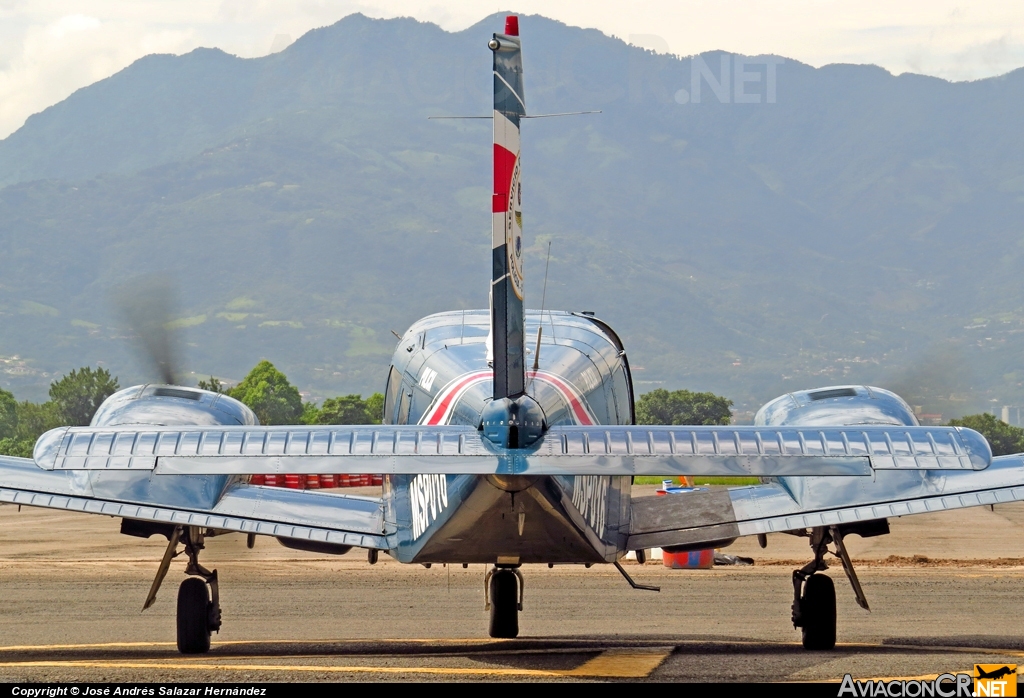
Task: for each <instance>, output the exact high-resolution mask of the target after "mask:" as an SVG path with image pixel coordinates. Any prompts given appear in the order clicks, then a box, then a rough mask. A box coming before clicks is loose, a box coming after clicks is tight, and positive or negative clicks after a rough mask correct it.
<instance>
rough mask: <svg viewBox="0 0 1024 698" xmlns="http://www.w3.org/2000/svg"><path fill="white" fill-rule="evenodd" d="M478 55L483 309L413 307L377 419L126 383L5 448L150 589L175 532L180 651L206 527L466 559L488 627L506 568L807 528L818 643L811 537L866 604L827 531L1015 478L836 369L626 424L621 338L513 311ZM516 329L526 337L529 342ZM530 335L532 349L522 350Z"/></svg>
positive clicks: (866, 524) (975, 438)
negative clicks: (711, 420) (484, 212)
mask: <svg viewBox="0 0 1024 698" xmlns="http://www.w3.org/2000/svg"><path fill="white" fill-rule="evenodd" d="M488 46H489V48H490V50H491V52H492V54H493V60H494V113H493V121H494V196H493V202H492V220H493V254H492V265H493V276H492V281H491V308H490V310H489V311H488V310H475V311H456V312H448V313H440V314H437V315H431V316H429V317H426V318H424V319H422V320H420V321H419V322H417V323H416V324H414V325H413V326H412V327H411V328H409V329H408V330H407V331H406V333H405V335H404V336H403V337H402V338H401V341H400V342H399V344H398V347H397V348H396V350H395V354H394V358H393V360H392V364H391V371H390V374H389V376H388V382H387V388H386V401H385V405H384V422H385V424H384V425H383V426H337V427H324V426H285V427H263V426H260V425H259V423H258V421H257V419H256V417H255V415H254V414H253V413H252V411H251V410H249V408H247V407H246V406H245V405H243V404H241V403H240V402H237V401H235V400H232V399H231V398H229V397H227V396H225V395H220V394H217V393H212V392H206V391H203V390H198V389H194V388H184V387H177V386H173V385H141V386H136V387H133V388H128V389H127V390H122V391H120V392H118V393H116V394H115V395H113V396H111V397H110V398H109V399H108V400H107V401H106V402H105V403H104V404H103V405H102V406H101V407H100V409H99V411H98V412H97V413H96V415H95V417H94V418H93V420H92V424H91V426H89V427H73V428H61V429H55V430H53V431H50V432H48V433H46V434H44V435H43V436H42V437H40V439H39V441H38V443H37V444H36V447H35V452H34V455H33V459H32V460H28V459H18V458H0V501H4V502H11V503H16V504H24V505H29V506H38V507H50V508H55V509H66V510H72V511H82V512H89V513H95V514H103V515H106V516H115V517H120V518H121V519H122V523H121V532H122V533H125V534H128V535H136V536H143V537H148V536H150V535H153V534H162V535H165V536H166V537H167V538H168V547H167V552H166V554H165V556H164V559H163V561H162V562H161V564H160V566H159V569H158V572H157V575H156V579H155V580H154V583H153V587H152V588H151V589H150V593H149V597H148V599H147V601H146V605H147V606H148V605H149V604H150V603H152V601H153V599H154V598H155V595H156V592H157V589H158V588H159V586H160V583H161V581H162V579H163V577H164V575H165V574H166V573H167V570H168V566H169V564H170V561H171V559H172V557H173V556H174V555H175V554H177V551H178V547H179V545H180V546H183V547H184V550H183V552H184V553H185V554H186V555H187V556H188V566H187V569H186V574H188V575H189V576H188V578H187V579H185V581H184V582H183V583H182V584H181V587H180V588H179V591H178V605H177V638H178V648H179V649H180V651H182V652H186V653H199V652H205V651H207V650H208V649H209V647H210V633H211V632H212V631H216V630H218V629H219V628H220V626H221V613H220V604H219V584H218V576H217V572H216V571H215V570H214V571H209V570H207V569H205V568H204V567H203V566H202V565H201V564H200V561H199V557H200V551H201V550H202V548H203V540H204V536H209V535H211V534H212V533H221V532H231V531H236V532H241V533H246V534H249V536H250V543H251V540H252V537H254V536H257V535H265V536H274V537H276V538H278V540H279V541H281V542H282V543H283V544H284V545H286V546H289V547H294V548H299V549H303V550H311V551H317V552H321V553H339V554H340V553H344V552H347V551H348V550H350V549H351V548H352V547H360V548H365V549H367V550H368V556H369V560H370V562H371V563H372V562H375V561H376V559H377V555H378V552H379V551H383V552H385V553H387V554H388V555H391V556H392V557H393V558H395V559H397V560H399V561H401V562H406V563H422V564H427V563H448V564H458V563H484V564H485V565H488V566H489V571H488V572H487V573H486V584H485V588H487V590H488V594H487V603H486V608H488V609H489V610H490V635H491V636H492V637H515V636H516V635H517V634H518V632H519V620H518V612H519V611H520V610H521V609H522V605H523V574H522V565H524V564H529V563H549V564H588V565H589V564H594V563H607V564H613V565H615V566H617V567H618V569H619V571H620V572H622V574H623V576H625V577H626V579H627V580H628V581H629V582H630V583H631V584H633V585H634V586H635V587H640V588H642V587H641V585H636V584H634V583H633V581H632V580H631V579H629V577H628V575H626V573H625V571H624V570H623V568H622V567H621V566H619V562H618V561H619V560H620V559H621V558H622V557H623V556H624V555H625V554H626V552H627V551H637V553H638V557H639V558H641V559H642V558H643V557H644V552H643V551H645V550H647V549H649V548H653V547H662V548H665V549H668V550H687V549H696V548H707V547H711V546H724V545H728V544H729V543H731V542H732V541H733V540H735V539H736V538H737V537H739V536H750V535H756V536H759V537H760V540H761V541H762V544H763V542H764V536H765V535H766V534H768V533H776V532H787V533H793V534H797V535H802V536H806V537H808V538H809V539H810V543H811V552H812V555H811V556H810V557H812V559H811V561H810V562H809V563H808V564H807V565H806V566H805V567H803V568H802V569H800V570H796V571H795V572H794V574H793V587H794V601H793V623H794V625H795V626H796V627H800V628H802V633H803V643H804V646H805V647H807V648H808V649H826V648H831V647H832V646H834V644H835V638H836V604H835V589H834V586H833V583H832V580H831V579H830V578H829V577H828V576H826V575H822V574H817V573H818V572H820V571H822V570H824V569H826V568H827V565H826V562H825V555H826V554H827V553H830V552H831V551H830V550H829V545H833V546H834V548H835V552H834V553H833V554H835V555H837V556H838V557H839V558H840V559H841V560H842V563H843V566H844V568H845V570H846V573H847V575H848V576H849V578H850V581H851V583H852V585H853V588H854V592H855V594H856V596H857V599H858V601H859V602H860V603H861V605H862V606H863V607H865V608H867V602H866V600H865V598H864V594H863V592H862V591H861V588H860V585H859V583H858V582H857V577H856V574H855V573H854V570H853V567H852V565H851V564H850V559H849V556H848V555H847V554H846V549H845V547H844V544H843V540H844V537H845V536H848V535H850V534H851V533H856V534H859V535H862V536H870V535H879V534H884V533H888V524H887V518H888V517H892V516H904V515H907V514H915V513H923V512H931V511H936V510H942V509H955V508H959V507H969V506H977V505H982V504H992V503H997V502H999V503H1001V502H1008V501H1016V500H1021V499H1024V463H1022V459H1021V457H1019V456H1011V457H1003V458H995V459H993V458H992V454H991V451H990V449H989V446H988V443H987V442H986V441H985V439H984V438H983V437H982V436H981V435H980V434H978V433H977V432H974V431H971V430H969V429H959V428H948V427H947V428H943V427H927V428H925V427H921V426H919V425H918V423H917V420H916V419H915V417H914V413H913V412H912V411H911V410H910V409H909V408H908V406H907V404H906V403H905V402H904V401H903V400H902V399H900V398H899V397H898V396H896V395H894V394H893V393H890V392H887V391H885V390H880V389H877V388H866V387H832V388H824V389H821V390H811V391H806V392H800V393H793V394H789V395H785V396H783V397H780V398H778V399H776V400H774V401H772V402H770V403H768V404H767V405H765V406H764V407H763V408H761V410H760V411H759V412H758V414H757V418H756V425H755V426H744V427H741V426H729V427H717V426H716V427H710V426H695V427H689V426H635V425H634V421H635V419H634V413H633V398H634V396H633V386H632V382H631V378H630V370H629V362H628V360H627V357H626V351H625V349H624V348H623V344H622V342H621V341H620V340H619V337H618V336H617V335H616V334H615V332H614V331H613V330H612V328H611V327H609V326H608V325H607V324H606V323H604V322H601V321H600V320H598V319H597V318H595V317H593V315H592V314H590V313H571V312H553V311H545V312H537V311H527V310H524V305H523V294H524V274H523V257H522V255H523V244H522V216H521V207H520V204H521V196H520V194H521V190H520V161H519V154H520V149H519V135H520V131H519V125H520V120H521V119H523V118H526V117H527V115H526V108H525V101H524V97H523V69H522V58H521V45H520V39H519V27H518V19H517V18H516V17H514V16H512V17H508V19H507V21H506V25H505V32H504V33H502V34H494V35H493V38H491V40H490V41H489V42H488ZM528 342H529V344H530V345H531V351H530V352H529V353H528V352H527V348H526V345H527V343H528ZM531 354H532V356H531ZM365 472H373V473H384V490H383V496H382V497H381V498H379V499H375V498H367V497H356V496H347V495H343V494H335V493H332V492H322V491H294V490H284V489H279V488H276V487H264V486H258V485H253V484H250V483H249V477H250V476H251V475H254V474H267V473H275V474H281V473H307V474H315V473H323V474H330V473H365ZM635 475H658V476H677V475H713V476H732V475H742V476H751V475H753V476H760V477H762V478H764V479H763V484H760V485H756V486H751V487H733V488H729V489H715V490H711V491H707V492H695V493H692V494H688V495H679V496H671V497H650V498H631V496H630V484H631V479H632V477H633V476H635Z"/></svg>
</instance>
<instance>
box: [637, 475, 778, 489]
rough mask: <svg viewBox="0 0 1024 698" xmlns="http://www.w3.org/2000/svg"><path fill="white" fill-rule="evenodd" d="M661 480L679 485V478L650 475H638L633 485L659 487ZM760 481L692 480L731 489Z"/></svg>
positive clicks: (702, 478)
mask: <svg viewBox="0 0 1024 698" xmlns="http://www.w3.org/2000/svg"><path fill="white" fill-rule="evenodd" d="M662 480H671V481H672V482H673V483H675V484H677V485H678V484H679V478H677V477H656V476H651V475H638V476H637V477H636V478H635V479H634V480H633V484H634V485H660V484H661V482H662ZM760 483H761V481H760V480H759V479H758V478H756V477H695V478H693V484H695V485H732V486H733V487H740V486H742V485H758V484H760Z"/></svg>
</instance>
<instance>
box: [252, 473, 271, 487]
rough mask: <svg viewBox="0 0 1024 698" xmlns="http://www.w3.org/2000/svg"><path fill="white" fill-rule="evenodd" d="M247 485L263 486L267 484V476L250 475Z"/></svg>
mask: <svg viewBox="0 0 1024 698" xmlns="http://www.w3.org/2000/svg"><path fill="white" fill-rule="evenodd" d="M249 484H250V485H265V484H267V476H266V475H250V476H249Z"/></svg>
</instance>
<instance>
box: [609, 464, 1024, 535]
mask: <svg viewBox="0 0 1024 698" xmlns="http://www.w3.org/2000/svg"><path fill="white" fill-rule="evenodd" d="M1021 500H1024V454H1018V455H1013V456H1000V457H998V458H993V459H992V464H991V465H990V466H989V467H988V468H986V469H985V470H983V471H980V472H978V471H969V470H961V471H956V472H954V471H934V470H932V471H916V472H912V471H903V472H897V471H892V470H889V471H879V472H876V473H875V477H874V478H842V477H840V478H817V477H808V478H781V479H780V480H778V481H774V482H770V483H766V484H761V485H754V486H751V487H730V488H728V489H724V488H723V489H717V488H716V489H711V490H704V491H695V492H687V493H682V494H676V495H667V496H662V497H642V498H634V499H633V501H632V514H631V517H632V518H631V521H630V534H629V539H628V542H627V546H626V547H627V548H628V549H630V550H638V549H643V548H653V547H672V546H684V547H688V548H698V547H701V546H702V545H703V546H704V547H708V546H710V545H712V544H714V543H717V542H722V541H730V540H732V539H734V538H738V537H740V536H750V535H756V534H759V533H776V532H780V531H794V530H800V529H805V528H812V527H816V526H837V525H845V524H853V523H857V522H863V521H872V520H877V519H886V518H889V517H894V516H907V515H910V514H924V513H928V512H932V511H945V510H948V509H960V508H965V507H973V506H979V505H985V504H1003V503H1006V502H1014V501H1021Z"/></svg>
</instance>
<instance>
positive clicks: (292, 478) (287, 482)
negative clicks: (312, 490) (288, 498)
mask: <svg viewBox="0 0 1024 698" xmlns="http://www.w3.org/2000/svg"><path fill="white" fill-rule="evenodd" d="M305 484H306V476H305V475H292V474H288V475H285V476H284V486H285V487H287V488H289V489H292V490H301V489H303V485H305Z"/></svg>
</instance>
